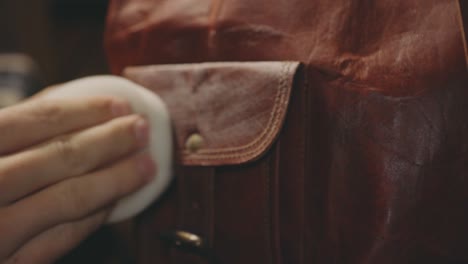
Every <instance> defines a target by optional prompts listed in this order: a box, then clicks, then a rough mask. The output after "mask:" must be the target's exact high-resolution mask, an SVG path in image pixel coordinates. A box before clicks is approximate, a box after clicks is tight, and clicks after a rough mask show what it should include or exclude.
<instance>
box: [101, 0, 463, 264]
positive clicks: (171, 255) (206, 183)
mask: <svg viewBox="0 0 468 264" xmlns="http://www.w3.org/2000/svg"><path fill="white" fill-rule="evenodd" d="M461 3H462V2H460V3H459V1H456V0H375V1H362V0H332V1H330V0H308V1H305V0H275V1H270V0H255V1H252V0H197V1H195V0H157V1H154V0H114V1H111V5H110V8H109V11H110V12H109V16H108V25H109V26H108V29H107V36H106V43H107V44H106V48H107V50H108V56H109V62H110V64H111V66H112V69H113V72H114V73H117V74H121V73H122V71H123V69H124V68H126V67H129V66H144V65H156V64H187V63H202V62H239V61H248V62H252V61H298V62H301V63H302V64H303V65H304V67H303V68H302V69H301V71H300V72H299V74H296V76H295V79H294V81H293V83H292V86H291V87H292V88H291V95H290V99H289V105H288V109H287V112H286V117H285V122H284V124H283V126H282V127H281V128H280V129H279V134H278V136H277V138H276V140H274V141H272V145H271V146H270V147H269V148H268V149H267V151H266V152H264V153H263V154H262V155H259V156H258V157H257V158H255V159H252V160H250V159H247V160H245V161H242V162H241V161H238V162H233V163H232V164H231V165H223V164H221V163H219V164H217V165H216V164H212V165H211V166H180V168H179V170H180V172H179V173H178V174H177V180H176V182H174V184H173V188H172V190H171V191H170V192H169V193H168V194H167V196H166V199H163V200H162V201H160V202H158V203H157V204H155V205H154V207H153V208H151V209H150V210H148V211H147V212H146V213H145V214H144V215H142V216H141V217H140V218H138V219H136V220H135V222H136V229H137V232H136V233H137V234H138V235H137V236H136V237H135V239H136V240H137V241H138V245H139V246H138V250H137V256H136V262H137V263H164V264H166V263H176V264H179V263H226V264H235V263H255V264H257V263H287V264H289V263H299V264H301V263H318V264H329V263H340V264H377V263H378V264H387V263H388V264H390V263H403V264H404V263H425V264H429V263H468V251H467V250H466V249H467V248H468V225H467V224H466V223H467V222H468V210H467V208H468V192H467V190H468V180H467V177H466V175H467V173H468V155H467V151H468V104H467V103H466V100H467V99H466V98H468V94H467V93H468V90H467V86H468V78H467V67H466V65H467V64H466V62H467V61H466V56H465V51H464V35H463V32H464V27H463V25H466V22H463V21H466V20H463V19H466V15H464V14H467V12H466V4H461ZM459 4H461V5H459ZM460 14H461V16H460ZM461 21H462V22H461ZM465 43H466V42H465ZM199 65H200V67H202V68H203V67H204V66H203V65H204V64H199ZM174 69H175V68H173V70H174ZM193 70H194V69H193ZM194 71H196V70H194ZM216 71H217V70H216V69H214V70H213V76H215V75H217V74H216V73H215V72H216ZM219 71H220V72H222V70H221V69H220V70H219ZM220 74H221V75H222V73H220ZM155 78H159V77H155ZM247 79H248V78H246V80H247ZM147 80H149V78H148V79H147ZM229 82H230V81H229ZM229 82H228V83H229ZM147 85H148V86H151V87H152V89H156V88H154V87H155V86H153V85H151V84H150V83H148V84H147ZM220 86H222V84H220ZM243 87H249V85H248V84H247V82H246V84H245V86H244V85H243ZM163 89H164V88H163ZM173 89H186V88H184V87H178V86H176V85H175V86H174V87H173ZM262 89H264V88H262ZM241 90H242V91H243V92H245V93H248V91H250V90H252V93H251V96H256V93H255V92H253V91H255V88H254V87H251V88H248V89H241ZM231 95H232V94H231ZM184 98H188V97H184ZM216 98H217V99H216ZM216 98H214V99H213V100H214V102H213V100H210V101H209V102H210V104H209V105H207V106H206V107H207V108H209V107H213V112H216V110H214V109H215V108H216V106H217V102H222V101H223V100H224V99H225V98H224V97H223V95H217V97H216ZM179 99H180V100H182V98H179ZM206 102H208V101H206ZM185 103H187V104H191V102H180V104H181V105H184V104H185ZM270 105H271V104H270ZM263 107H264V108H263V109H266V108H265V107H266V106H263ZM221 113H222V111H221ZM242 116H243V115H242ZM207 133H215V131H211V132H208V131H205V132H204V134H205V135H207ZM246 133H247V132H246ZM237 136H238V135H237ZM207 137H211V136H210V135H208V136H207ZM213 137H215V136H213ZM241 137H244V135H243V136H241ZM245 137H246V138H247V136H245ZM229 139H230V137H229V136H228V137H226V139H225V140H226V142H225V143H226V144H228V145H229V144H231V143H229ZM179 141H182V140H181V139H179ZM213 142H214V141H213ZM213 144H214V143H213ZM217 144H224V143H222V141H219V142H217V143H216V144H215V145H217ZM181 155H184V154H181ZM191 164H193V163H191ZM200 164H202V162H201V163H200ZM203 164H205V163H203ZM215 165H216V166H215ZM168 229H184V230H188V231H191V232H194V233H197V234H200V235H201V236H203V237H205V238H206V239H207V240H208V241H209V243H208V244H209V246H210V252H211V254H210V255H209V257H206V256H196V255H193V254H191V253H190V252H184V251H180V250H177V249H170V248H168V247H167V246H165V245H164V244H162V243H161V242H159V241H158V240H157V239H155V237H156V236H157V235H156V234H157V233H158V232H160V231H162V230H168Z"/></svg>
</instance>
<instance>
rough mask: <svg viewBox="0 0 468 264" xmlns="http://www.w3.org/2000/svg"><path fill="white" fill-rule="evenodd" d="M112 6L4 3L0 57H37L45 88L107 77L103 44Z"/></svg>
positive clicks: (46, 0)
mask: <svg viewBox="0 0 468 264" xmlns="http://www.w3.org/2000/svg"><path fill="white" fill-rule="evenodd" d="M107 2H108V1H107V0H0V53H5V52H21V53H26V54H27V55H29V56H31V57H32V58H33V59H34V60H35V61H36V62H37V64H38V65H39V69H40V74H41V77H42V79H43V85H51V84H56V83H60V82H64V81H67V80H71V79H74V78H77V77H82V76H86V75H93V74H102V73H107V72H108V70H107V65H106V59H105V54H104V50H103V44H102V38H103V32H104V24H105V15H106V9H107Z"/></svg>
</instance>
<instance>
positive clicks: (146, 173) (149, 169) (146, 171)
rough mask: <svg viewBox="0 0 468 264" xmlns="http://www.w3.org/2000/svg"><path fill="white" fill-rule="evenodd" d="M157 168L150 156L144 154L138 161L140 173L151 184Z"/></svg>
mask: <svg viewBox="0 0 468 264" xmlns="http://www.w3.org/2000/svg"><path fill="white" fill-rule="evenodd" d="M155 171H156V166H155V164H154V161H153V160H152V159H151V157H150V156H149V155H148V154H143V155H142V156H141V157H139V160H138V173H140V175H141V176H142V177H143V178H144V179H145V182H149V181H151V180H152V179H153V178H154V174H155Z"/></svg>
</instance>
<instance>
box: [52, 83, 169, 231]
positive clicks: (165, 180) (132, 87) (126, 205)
mask: <svg viewBox="0 0 468 264" xmlns="http://www.w3.org/2000/svg"><path fill="white" fill-rule="evenodd" d="M101 95H111V96H116V97H119V98H123V99H126V100H127V101H128V102H129V103H130V105H131V107H132V109H133V111H134V113H138V114H143V115H146V116H147V118H148V121H149V125H150V143H149V152H150V153H151V156H152V157H153V159H154V161H155V162H156V167H157V170H156V171H157V172H156V175H155V177H154V179H153V180H152V181H151V182H149V183H148V184H147V185H146V186H144V187H143V188H141V189H140V190H138V191H137V192H136V193H133V194H131V195H129V196H127V197H125V198H123V199H122V200H120V201H119V202H118V203H117V205H116V207H115V208H114V209H113V211H112V212H111V214H110V216H109V218H108V222H109V223H113V222H118V221H122V220H125V219H127V218H130V217H132V216H134V215H136V214H138V213H140V212H141V211H143V210H144V209H145V208H146V207H147V206H149V205H150V204H151V202H152V201H154V200H155V199H157V198H158V197H159V196H160V195H161V194H162V193H163V192H164V190H165V189H166V188H167V187H168V185H169V183H170V182H171V179H172V132H171V122H170V117H169V112H168V111H167V108H166V106H165V105H164V103H163V101H162V100H161V98H160V97H159V96H157V95H156V94H154V93H153V92H151V91H149V90H147V89H145V88H143V87H141V86H139V85H137V84H135V83H133V82H130V81H128V80H127V79H124V78H121V77H116V76H110V75H103V76H94V77H87V78H82V79H77V80H74V81H71V82H68V83H65V84H63V85H60V86H58V87H57V88H56V89H52V91H50V92H49V93H47V94H46V95H45V97H48V98H84V97H92V96H101ZM116 144H118V142H116Z"/></svg>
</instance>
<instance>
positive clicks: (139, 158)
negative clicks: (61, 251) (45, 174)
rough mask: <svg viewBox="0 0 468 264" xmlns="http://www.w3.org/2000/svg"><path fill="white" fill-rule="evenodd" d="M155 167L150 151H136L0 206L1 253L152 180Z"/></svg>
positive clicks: (8, 251) (85, 214)
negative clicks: (116, 160) (116, 161)
mask: <svg viewBox="0 0 468 264" xmlns="http://www.w3.org/2000/svg"><path fill="white" fill-rule="evenodd" d="M154 170H155V169H154V163H153V161H152V160H151V159H150V156H149V154H148V153H143V154H138V155H135V156H133V157H131V158H127V159H125V160H123V161H121V162H118V163H117V164H115V165H113V166H111V167H108V168H105V169H101V170H99V171H96V172H93V173H90V174H87V175H84V176H80V177H75V178H71V179H68V180H65V181H62V182H60V183H57V184H55V185H53V186H51V187H49V188H46V189H44V190H42V191H40V192H38V193H36V194H33V195H31V196H28V197H27V198H25V199H22V200H20V201H18V202H16V203H14V204H12V205H10V206H8V207H4V208H0V210H2V211H3V212H1V211H0V215H2V217H1V218H0V234H2V237H8V238H11V239H10V240H8V241H7V242H8V244H7V245H4V246H2V247H0V257H1V256H2V255H3V256H4V255H5V254H7V253H11V252H13V250H14V249H16V247H17V246H18V245H21V243H24V242H25V241H26V240H28V239H29V238H31V237H34V236H36V235H37V234H38V233H40V232H42V231H44V230H47V229H49V228H51V227H53V226H55V225H58V224H61V223H65V222H71V221H76V220H77V219H81V218H83V217H85V216H87V215H89V214H91V213H93V212H95V211H97V210H98V209H100V208H102V207H104V206H107V205H109V204H110V203H112V202H114V201H116V200H117V199H119V198H122V197H123V196H125V195H127V194H130V193H132V192H134V191H136V190H138V189H139V188H140V187H142V186H143V185H144V184H145V183H147V182H148V181H150V180H151V177H152V176H153V175H154ZM2 251H3V252H2Z"/></svg>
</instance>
